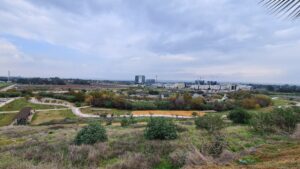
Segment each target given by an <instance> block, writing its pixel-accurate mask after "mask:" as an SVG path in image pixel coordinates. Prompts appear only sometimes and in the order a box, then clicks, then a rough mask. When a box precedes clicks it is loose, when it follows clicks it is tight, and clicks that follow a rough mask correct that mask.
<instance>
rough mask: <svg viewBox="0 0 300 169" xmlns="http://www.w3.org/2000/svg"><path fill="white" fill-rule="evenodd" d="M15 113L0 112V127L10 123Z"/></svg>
mask: <svg viewBox="0 0 300 169" xmlns="http://www.w3.org/2000/svg"><path fill="white" fill-rule="evenodd" d="M16 115H17V113H6V114H0V127H2V126H7V125H9V124H11V123H12V122H13V121H14V119H15V117H16Z"/></svg>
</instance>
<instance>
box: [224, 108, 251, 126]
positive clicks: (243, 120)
mask: <svg viewBox="0 0 300 169" xmlns="http://www.w3.org/2000/svg"><path fill="white" fill-rule="evenodd" d="M228 118H229V119H230V120H232V121H233V122H234V123H238V124H247V123H249V120H250V119H251V114H250V113H249V112H247V111H246V110H244V109H235V110H233V111H231V112H230V113H229V115H228Z"/></svg>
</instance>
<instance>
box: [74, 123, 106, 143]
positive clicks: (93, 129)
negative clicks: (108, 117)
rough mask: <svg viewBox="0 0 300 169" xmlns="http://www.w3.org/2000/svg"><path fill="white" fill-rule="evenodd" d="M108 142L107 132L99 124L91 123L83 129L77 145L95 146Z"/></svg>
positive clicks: (76, 141) (78, 136) (76, 139)
mask: <svg viewBox="0 0 300 169" xmlns="http://www.w3.org/2000/svg"><path fill="white" fill-rule="evenodd" d="M106 140H107V135H106V130H105V128H104V127H103V126H101V125H100V124H99V123H91V124H89V125H88V126H86V127H84V128H83V129H81V130H80V131H79V132H78V134H77V135H76V138H75V141H74V142H75V144H77V145H81V144H95V143H97V142H104V141H106Z"/></svg>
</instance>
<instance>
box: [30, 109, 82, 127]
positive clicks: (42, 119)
mask: <svg viewBox="0 0 300 169" xmlns="http://www.w3.org/2000/svg"><path fill="white" fill-rule="evenodd" d="M65 119H69V120H74V119H77V117H76V116H75V115H74V114H73V113H72V111H71V110H50V111H46V112H44V111H41V112H36V113H35V114H34V116H33V118H32V121H31V124H32V125H40V124H43V123H47V122H51V121H61V120H65Z"/></svg>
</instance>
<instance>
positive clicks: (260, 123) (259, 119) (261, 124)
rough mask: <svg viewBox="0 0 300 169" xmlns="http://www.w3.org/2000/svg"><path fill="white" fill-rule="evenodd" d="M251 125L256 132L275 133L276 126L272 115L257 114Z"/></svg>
mask: <svg viewBox="0 0 300 169" xmlns="http://www.w3.org/2000/svg"><path fill="white" fill-rule="evenodd" d="M250 125H251V126H252V128H253V129H254V130H255V131H257V132H259V133H261V134H264V133H267V132H273V131H275V126H274V122H273V117H272V114H271V113H258V114H255V115H254V116H253V117H252V118H251V120H250Z"/></svg>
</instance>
